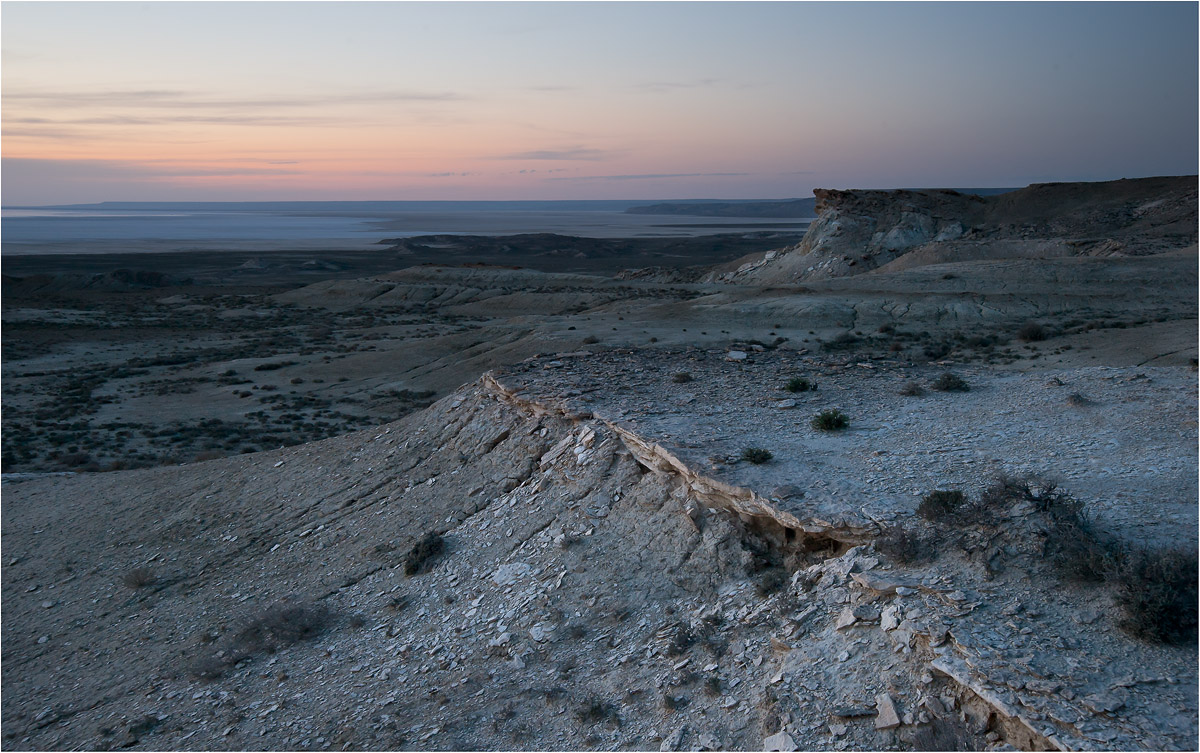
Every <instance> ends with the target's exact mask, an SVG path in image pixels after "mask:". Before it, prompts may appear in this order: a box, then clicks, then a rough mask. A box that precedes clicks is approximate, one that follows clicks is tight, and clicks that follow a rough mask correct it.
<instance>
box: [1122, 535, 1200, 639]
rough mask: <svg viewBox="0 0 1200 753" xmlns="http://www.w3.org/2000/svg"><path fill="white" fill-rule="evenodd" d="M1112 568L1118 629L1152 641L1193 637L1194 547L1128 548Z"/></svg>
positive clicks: (1197, 576) (1194, 628) (1194, 631)
mask: <svg viewBox="0 0 1200 753" xmlns="http://www.w3.org/2000/svg"><path fill="white" fill-rule="evenodd" d="M1112 573H1113V575H1112V583H1113V586H1114V588H1115V589H1116V602H1117V606H1118V607H1119V608H1120V610H1121V619H1120V622H1119V624H1120V626H1121V627H1122V629H1124V630H1125V631H1126V632H1128V633H1129V634H1131V635H1134V636H1136V637H1138V638H1142V639H1144V640H1147V641H1151V642H1154V643H1188V642H1193V641H1195V640H1196V627H1197V619H1196V611H1197V610H1196V605H1197V589H1196V584H1197V580H1198V579H1200V572H1198V570H1197V557H1196V552H1195V551H1184V550H1178V549H1171V550H1167V551H1153V550H1149V549H1131V550H1129V551H1126V552H1125V553H1124V554H1123V556H1122V557H1121V558H1120V561H1119V563H1118V564H1117V565H1116V566H1115V567H1114V568H1113V570H1112Z"/></svg>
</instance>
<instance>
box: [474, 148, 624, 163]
mask: <svg viewBox="0 0 1200 753" xmlns="http://www.w3.org/2000/svg"><path fill="white" fill-rule="evenodd" d="M613 156H615V155H614V154H613V153H612V152H609V151H605V150H603V149H592V148H590V147H585V146H571V147H566V148H565V149H537V150H534V151H531V152H517V153H515V154H505V155H501V156H499V157H495V158H494V159H504V160H518V159H536V160H582V161H585V162H602V161H604V160H607V159H612V157H613Z"/></svg>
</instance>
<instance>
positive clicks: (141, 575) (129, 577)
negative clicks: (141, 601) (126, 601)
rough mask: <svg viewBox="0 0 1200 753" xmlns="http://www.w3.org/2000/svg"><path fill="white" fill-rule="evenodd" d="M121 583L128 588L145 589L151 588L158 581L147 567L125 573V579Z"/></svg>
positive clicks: (136, 568)
mask: <svg viewBox="0 0 1200 753" xmlns="http://www.w3.org/2000/svg"><path fill="white" fill-rule="evenodd" d="M121 581H122V582H123V583H124V584H125V585H127V586H129V587H130V588H145V587H146V586H152V585H154V584H155V583H156V582H157V581H158V577H157V576H155V575H154V573H153V571H151V570H150V568H148V567H135V568H134V569H132V570H130V571H129V572H127V573H125V577H123V578H121Z"/></svg>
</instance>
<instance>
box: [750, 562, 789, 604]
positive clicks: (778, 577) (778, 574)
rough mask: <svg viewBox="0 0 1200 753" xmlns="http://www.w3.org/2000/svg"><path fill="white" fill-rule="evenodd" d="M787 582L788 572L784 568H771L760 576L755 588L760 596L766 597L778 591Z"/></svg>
mask: <svg viewBox="0 0 1200 753" xmlns="http://www.w3.org/2000/svg"><path fill="white" fill-rule="evenodd" d="M787 582H788V578H787V572H786V571H785V570H783V568H770V569H769V570H767V571H766V572H764V573H763V574H762V575H761V576H760V577H759V579H758V583H757V584H756V585H755V590H756V591H757V592H758V595H759V596H762V597H763V598H766V597H768V596H770V595H771V594H774V593H778V592H779V591H780V590H781V589H782V588H783V587H784V586H785V585H787Z"/></svg>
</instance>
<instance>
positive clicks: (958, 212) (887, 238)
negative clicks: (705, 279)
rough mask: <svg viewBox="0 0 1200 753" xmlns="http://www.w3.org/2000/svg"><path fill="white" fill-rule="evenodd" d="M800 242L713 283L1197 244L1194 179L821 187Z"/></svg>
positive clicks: (802, 278)
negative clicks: (996, 190) (1003, 187)
mask: <svg viewBox="0 0 1200 753" xmlns="http://www.w3.org/2000/svg"><path fill="white" fill-rule="evenodd" d="M814 193H815V194H816V197H817V203H816V210H817V215H818V216H817V219H816V221H815V222H813V223H812V225H811V226H810V227H809V229H808V232H807V234H806V235H805V236H804V239H803V240H802V241H801V242H800V243H799V244H797V245H795V246H791V247H788V248H785V249H781V250H777V251H768V252H766V253H763V254H757V255H754V256H753V257H750V258H748V259H746V260H745V261H743V263H742V264H741V265H740V266H738V267H737V268H736V269H735V270H733V271H718V272H714V273H712V274H711V275H710V277H709V279H710V281H714V282H734V283H739V284H760V285H767V284H769V285H778V284H790V283H799V282H805V281H812V280H825V279H830V278H835V277H848V276H852V275H858V274H863V273H866V272H871V271H873V270H876V269H884V270H899V269H905V268H909V267H915V266H922V265H926V264H939V263H944V262H960V261H975V260H998V259H1021V258H1038V259H1046V258H1056V257H1065V256H1115V255H1131V256H1137V255H1145V254H1154V253H1160V252H1162V251H1168V250H1176V249H1181V248H1186V247H1188V246H1192V245H1195V243H1196V217H1197V214H1196V196H1197V194H1196V178H1195V176H1185V177H1179V178H1173V177H1166V178H1144V179H1139V180H1120V181H1110V182H1106V183H1043V184H1034V185H1032V186H1029V187H1028V188H1023V189H1020V190H1018V191H1011V192H1009V193H1005V194H997V195H994V196H976V195H972V194H962V193H958V192H957V191H950V190H894V191H877V190H853V191H839V190H832V189H817V190H816V191H814Z"/></svg>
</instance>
